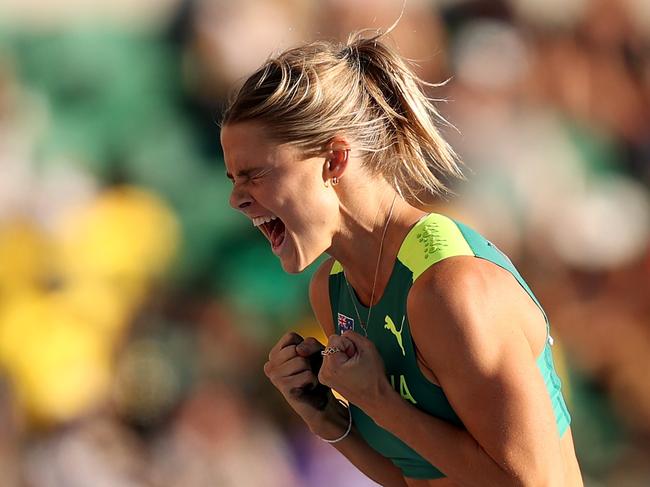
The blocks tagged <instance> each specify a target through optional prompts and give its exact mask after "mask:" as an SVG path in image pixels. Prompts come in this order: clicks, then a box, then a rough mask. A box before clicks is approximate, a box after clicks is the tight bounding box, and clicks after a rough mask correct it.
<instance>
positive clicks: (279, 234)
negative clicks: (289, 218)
mask: <svg viewBox="0 0 650 487" xmlns="http://www.w3.org/2000/svg"><path fill="white" fill-rule="evenodd" d="M258 228H259V229H260V230H262V233H263V234H264V235H265V236H266V238H267V239H268V240H269V242H271V247H273V250H276V249H279V248H280V246H281V245H282V242H284V237H285V234H286V227H285V226H284V222H283V221H282V220H280V219H279V218H275V219H273V220H271V221H268V222H266V223H262V224H261V225H260V226H259V227H258Z"/></svg>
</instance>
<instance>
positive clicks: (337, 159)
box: [323, 137, 350, 186]
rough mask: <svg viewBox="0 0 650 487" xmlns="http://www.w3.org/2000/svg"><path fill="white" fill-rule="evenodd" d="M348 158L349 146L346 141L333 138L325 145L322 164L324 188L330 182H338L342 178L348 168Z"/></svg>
mask: <svg viewBox="0 0 650 487" xmlns="http://www.w3.org/2000/svg"><path fill="white" fill-rule="evenodd" d="M349 157H350V144H349V143H348V142H347V140H345V139H343V138H341V137H335V138H333V139H332V140H331V141H330V142H329V143H328V144H327V148H326V152H325V162H324V164H323V181H324V182H325V185H326V186H327V185H328V184H329V182H330V181H332V180H334V181H338V180H340V179H341V178H342V177H343V173H345V170H346V169H347V167H348V161H349ZM335 178H336V179H335ZM335 184H336V183H335Z"/></svg>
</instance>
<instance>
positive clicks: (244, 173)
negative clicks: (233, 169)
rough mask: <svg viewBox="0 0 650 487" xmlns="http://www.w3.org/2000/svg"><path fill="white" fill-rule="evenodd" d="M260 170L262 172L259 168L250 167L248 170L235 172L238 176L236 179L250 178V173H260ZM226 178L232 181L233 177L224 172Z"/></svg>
mask: <svg viewBox="0 0 650 487" xmlns="http://www.w3.org/2000/svg"><path fill="white" fill-rule="evenodd" d="M261 170H262V168H261V167H251V168H249V169H240V170H239V171H237V176H238V177H250V175H251V174H252V173H254V172H259V171H261ZM226 177H227V178H228V179H230V180H232V179H234V178H233V176H232V174H231V173H229V172H228V171H226Z"/></svg>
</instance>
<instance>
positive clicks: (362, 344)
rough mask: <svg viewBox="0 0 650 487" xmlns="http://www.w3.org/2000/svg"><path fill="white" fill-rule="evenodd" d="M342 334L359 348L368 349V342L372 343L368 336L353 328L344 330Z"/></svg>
mask: <svg viewBox="0 0 650 487" xmlns="http://www.w3.org/2000/svg"><path fill="white" fill-rule="evenodd" d="M342 336H344V337H345V338H347V339H348V340H350V341H351V342H352V343H353V344H354V346H355V348H356V349H357V350H367V349H368V343H371V342H370V340H368V339H367V338H366V337H364V336H361V335H359V334H358V333H357V332H355V331H352V330H348V331H344V332H343V335H342Z"/></svg>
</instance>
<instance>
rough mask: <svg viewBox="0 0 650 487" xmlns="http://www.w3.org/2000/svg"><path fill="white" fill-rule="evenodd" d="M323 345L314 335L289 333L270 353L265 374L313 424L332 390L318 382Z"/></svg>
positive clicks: (292, 405)
mask: <svg viewBox="0 0 650 487" xmlns="http://www.w3.org/2000/svg"><path fill="white" fill-rule="evenodd" d="M323 348H324V347H323V345H322V344H321V343H320V342H319V341H318V340H316V339H315V338H311V337H310V338H307V339H303V338H302V337H301V336H300V335H298V334H297V333H294V332H288V333H286V334H285V335H284V336H283V337H282V338H280V340H279V341H278V343H276V344H275V346H274V347H273V348H272V349H271V352H270V353H269V361H268V362H266V363H265V364H264V373H265V374H266V376H267V377H268V378H269V379H270V380H271V382H272V383H273V385H274V386H275V387H276V388H277V389H278V390H279V391H280V392H281V393H282V395H283V396H284V398H285V400H286V401H287V402H288V403H289V405H290V406H291V407H292V408H293V409H294V410H295V411H296V412H297V413H298V414H299V415H300V417H301V418H302V419H303V420H304V421H305V422H306V423H307V424H308V425H310V424H311V423H313V422H314V421H316V419H317V418H318V416H319V415H320V414H321V413H322V411H324V410H325V408H326V406H327V405H328V403H329V402H330V398H331V397H333V396H332V392H331V390H330V388H329V387H326V386H324V385H323V384H321V383H320V382H319V381H318V372H319V370H320V367H321V364H322V361H323V360H322V359H323V357H322V356H321V353H320V352H321V350H323Z"/></svg>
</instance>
